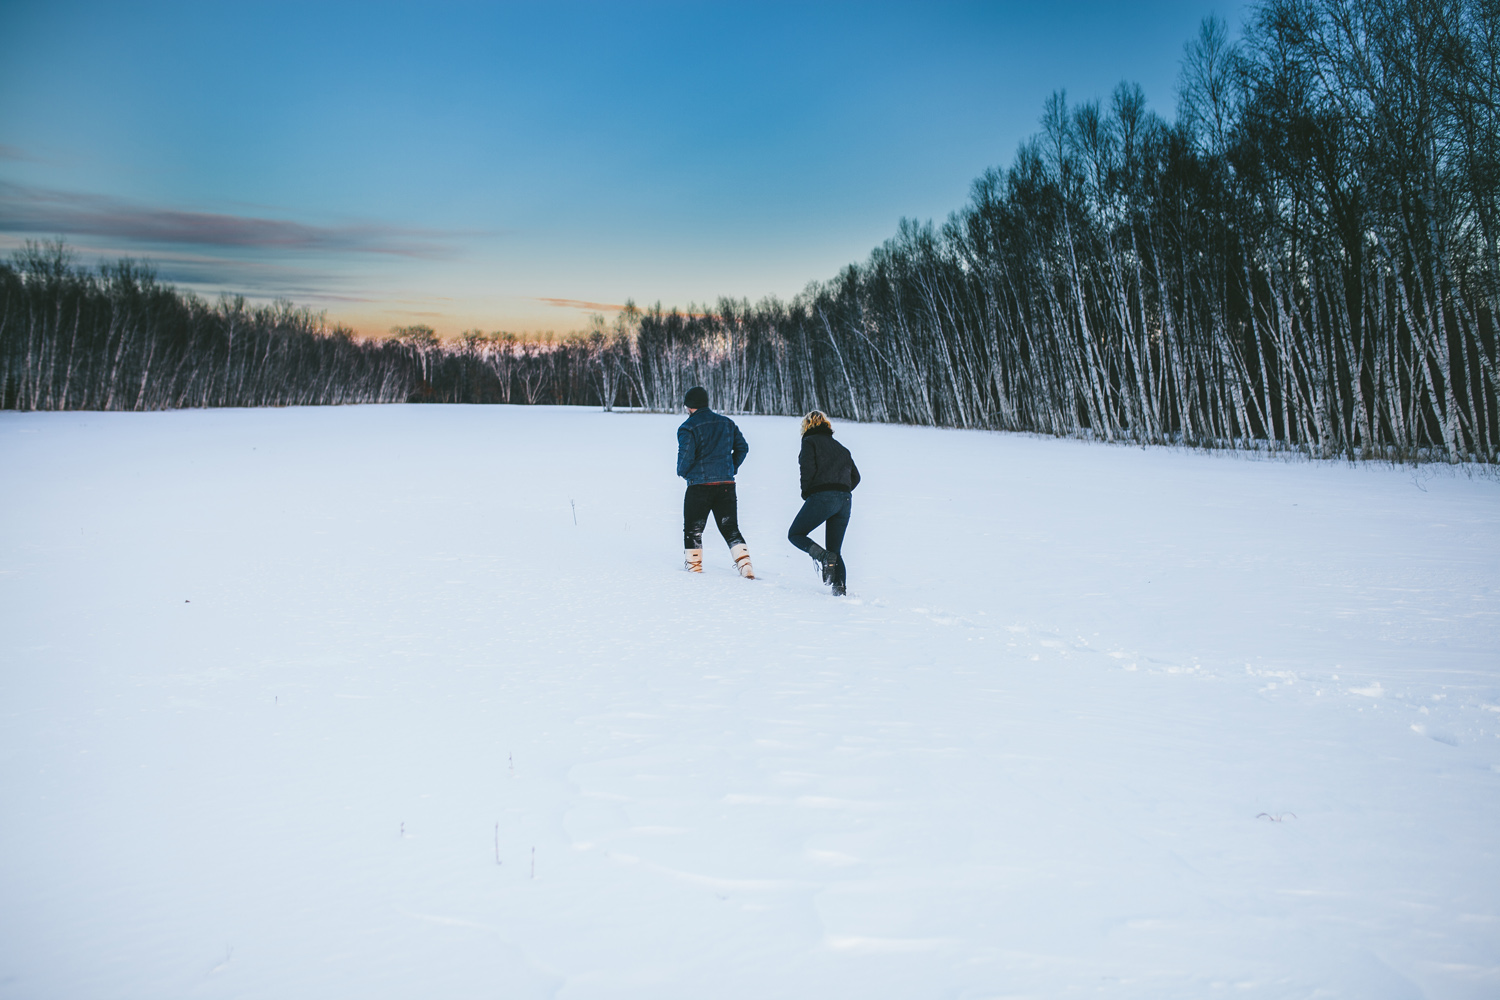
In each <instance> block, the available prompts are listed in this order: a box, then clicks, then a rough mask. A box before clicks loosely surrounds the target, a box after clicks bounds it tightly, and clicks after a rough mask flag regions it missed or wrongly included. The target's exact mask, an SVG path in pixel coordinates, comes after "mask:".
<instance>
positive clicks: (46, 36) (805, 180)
mask: <svg viewBox="0 0 1500 1000" xmlns="http://www.w3.org/2000/svg"><path fill="white" fill-rule="evenodd" d="M1243 10H1244V6H1243V5H1242V4H1240V3H1233V2H1212V0H1202V2H1187V0H1182V2H1177V0H1171V2H1159V3H1152V4H1139V5H1127V4H1108V3H1094V2H1087V3H1054V4H1003V3H949V4H945V3H922V4H775V3H771V4H767V3H757V4H700V3H641V4H632V3H612V4H570V3H516V4H466V3H427V4H422V5H415V4H411V5H408V4H371V3H361V4H352V3H350V4H318V3H298V4H275V3H255V4H239V5H235V4H227V3H203V2H198V3H190V4H188V3H182V4H178V3H165V4H119V3H110V4H105V3H69V2H66V0H50V2H46V3H31V2H18V0H0V248H4V247H6V246H15V245H18V244H19V243H20V241H22V240H24V239H27V238H38V237H42V238H45V237H50V236H54V235H62V236H64V237H65V238H66V239H67V240H68V242H69V243H70V244H72V245H73V246H74V247H75V248H77V249H78V250H79V251H80V253H81V255H82V257H83V258H84V259H85V260H86V261H93V260H95V259H97V258H99V257H108V258H113V257H117V256H121V255H125V254H129V255H132V256H140V257H147V258H150V259H152V260H153V261H155V262H156V264H157V266H158V270H159V272H160V273H161V274H162V276H163V277H164V278H167V279H169V280H172V281H174V282H176V283H178V284H180V285H183V286H185V287H189V288H192V289H193V290H195V291H198V292H200V293H202V294H205V295H216V294H217V293H218V292H220V291H229V292H236V293H245V294H249V295H251V296H253V297H257V298H269V297H275V296H285V297H288V298H291V299H292V300H294V301H296V302H298V303H299V304H305V305H310V306H312V307H314V308H317V309H326V310H327V311H328V313H329V316H330V318H332V319H336V320H341V321H344V322H348V323H350V324H351V325H353V326H355V327H356V328H357V329H359V330H360V331H361V332H364V333H367V334H376V333H382V332H384V331H385V330H387V329H388V328H389V327H391V326H393V325H399V324H407V323H418V322H422V323H427V324H429V325H431V326H433V327H435V328H436V329H438V331H439V332H441V333H444V334H449V335H451V334H455V333H457V332H459V331H460V330H463V329H467V328H472V327H478V328H481V329H485V330H498V329H507V330H514V331H525V330H532V331H541V330H555V331H557V332H559V333H561V332H564V331H567V330H571V329H576V328H579V327H581V326H583V325H584V323H585V321H586V318H587V314H588V313H589V312H592V311H603V309H602V308H601V307H606V306H612V305H617V304H619V303H621V302H623V301H624V300H625V299H626V298H627V297H631V298H634V299H635V300H636V301H637V302H638V303H643V304H644V303H652V302H657V301H660V302H662V303H663V304H665V305H667V306H672V305H678V306H686V305H687V304H688V303H689V302H693V301H696V302H710V301H713V300H714V299H716V298H718V297H719V296H721V295H729V296H734V297H736V298H741V297H747V298H750V299H752V300H753V299H758V298H760V297H762V296H765V295H778V296H781V297H783V298H787V297H790V296H792V295H794V294H796V293H797V292H798V291H800V290H801V289H802V288H803V287H804V286H805V285H806V283H807V282H808V281H811V280H815V279H826V278H829V277H831V276H833V275H834V274H835V273H836V272H837V271H838V269H839V268H840V267H842V266H844V265H845V264H848V263H850V262H852V261H856V260H861V259H863V258H864V257H865V256H866V255H867V254H868V253H869V251H870V250H871V249H872V248H873V247H874V246H876V245H878V244H879V243H880V242H882V241H883V240H885V239H886V238H887V237H889V236H890V235H891V234H892V233H893V232H894V231H895V228H896V224H897V222H898V220H899V219H900V218H902V217H903V216H907V217H914V218H919V219H928V218H932V219H936V220H941V219H942V218H944V217H945V216H946V215H947V214H948V213H949V212H950V211H952V210H954V209H956V208H958V207H960V206H961V205H962V204H963V203H964V201H965V199H966V198H967V194H968V187H969V183H970V182H971V181H972V180H973V179H974V178H975V177H976V176H978V174H979V173H980V172H981V171H983V170H984V169H985V168H986V167H989V166H995V165H1002V166H1003V165H1008V164H1009V163H1010V161H1011V158H1012V157H1013V155H1014V153H1015V149H1016V146H1017V145H1018V143H1019V142H1021V141H1022V140H1023V139H1025V138H1026V137H1028V136H1029V135H1031V134H1032V133H1033V132H1034V131H1035V130H1036V121H1037V118H1038V116H1039V115H1040V113H1041V108H1042V102H1043V100H1044V99H1045V97H1046V96H1047V95H1048V94H1049V93H1051V92H1052V91H1054V90H1057V89H1066V90H1067V92H1068V95H1069V98H1070V99H1072V100H1087V99H1090V98H1107V97H1108V95H1109V92H1110V91H1111V90H1112V89H1113V88H1114V86H1115V84H1116V83H1118V82H1119V81H1121V80H1132V81H1135V82H1138V83H1140V84H1141V85H1142V86H1143V87H1144V88H1145V90H1146V95H1147V98H1148V100H1149V101H1150V102H1151V105H1152V107H1154V108H1155V109H1156V110H1157V111H1158V113H1160V114H1162V115H1164V116H1165V117H1169V118H1170V117H1172V114H1173V109H1174V106H1175V95H1174V87H1175V82H1176V76H1177V69H1178V62H1179V59H1180V56H1181V52H1182V46H1183V43H1184V42H1186V41H1187V40H1188V38H1189V37H1191V36H1192V35H1193V34H1194V33H1195V32H1196V30H1197V27H1198V24H1199V22H1200V21H1201V19H1202V18H1203V17H1205V16H1207V15H1209V14H1217V15H1219V16H1221V17H1223V18H1225V19H1226V20H1227V21H1228V22H1229V23H1230V25H1231V26H1232V27H1237V26H1238V25H1239V23H1240V21H1241V18H1242V16H1243Z"/></svg>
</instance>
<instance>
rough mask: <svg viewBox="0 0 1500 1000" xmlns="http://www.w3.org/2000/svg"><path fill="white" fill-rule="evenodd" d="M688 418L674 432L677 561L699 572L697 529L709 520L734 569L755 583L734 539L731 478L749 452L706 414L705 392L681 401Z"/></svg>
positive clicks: (744, 551)
mask: <svg viewBox="0 0 1500 1000" xmlns="http://www.w3.org/2000/svg"><path fill="white" fill-rule="evenodd" d="M682 401H683V403H684V405H686V406H687V411H688V418H687V419H686V420H684V421H683V422H682V426H681V427H679V428H677V474H678V475H679V476H681V477H682V478H683V479H686V480H687V484H688V485H687V492H686V493H684V494H683V497H682V547H683V558H684V562H685V564H686V567H687V570H688V572H690V573H702V572H703V528H704V526H705V525H706V524H707V523H708V515H709V514H713V516H714V522H715V523H716V524H718V526H719V534H721V535H723V536H724V541H725V542H727V543H728V544H729V554H730V556H732V557H733V558H734V565H735V568H736V569H738V570H739V571H740V576H742V577H744V578H745V579H747V580H753V579H755V570H754V569H752V568H751V566H750V549H749V548H748V547H747V546H746V545H745V537H744V536H743V535H741V534H740V524H739V509H738V500H737V499H736V498H735V494H734V474H735V473H736V472H738V471H739V468H740V463H742V462H743V461H745V456H746V455H747V454H749V452H750V446H749V445H748V444H746V443H745V436H744V435H743V434H741V433H740V429H739V428H738V427H736V426H735V423H734V421H733V420H730V419H729V418H728V417H726V416H724V415H723V414H722V413H715V412H714V411H713V410H710V409H709V408H708V390H707V389H704V388H703V387H702V386H699V385H695V386H693V387H692V388H691V389H689V390H688V391H687V395H686V396H685V397H683V400H682Z"/></svg>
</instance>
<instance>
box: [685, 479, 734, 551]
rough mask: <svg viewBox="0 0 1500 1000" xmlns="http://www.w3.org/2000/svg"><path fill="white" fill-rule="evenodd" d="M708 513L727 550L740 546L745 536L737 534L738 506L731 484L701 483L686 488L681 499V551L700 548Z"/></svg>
mask: <svg viewBox="0 0 1500 1000" xmlns="http://www.w3.org/2000/svg"><path fill="white" fill-rule="evenodd" d="M710 513H712V514H713V516H714V521H715V523H717V524H718V526H719V534H721V535H723V536H724V541H726V542H728V543H729V544H730V545H731V546H734V545H742V544H744V541H745V536H744V535H741V534H740V521H739V504H738V502H737V500H736V499H735V495H734V484H733V483H704V484H702V485H701V486H689V487H688V488H687V492H686V493H684V494H683V495H682V547H683V548H685V549H701V548H703V528H704V525H706V524H708V515H709V514H710Z"/></svg>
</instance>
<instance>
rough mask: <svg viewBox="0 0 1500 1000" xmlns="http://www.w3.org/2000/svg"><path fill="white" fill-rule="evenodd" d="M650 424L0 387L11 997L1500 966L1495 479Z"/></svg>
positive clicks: (1091, 978)
mask: <svg viewBox="0 0 1500 1000" xmlns="http://www.w3.org/2000/svg"><path fill="white" fill-rule="evenodd" d="M679 420H680V417H672V416H662V415H640V414H602V413H597V412H590V411H584V410H569V409H550V408H548V409H541V408H538V409H527V408H512V407H437V406H430V407H422V406H392V407H350V408H338V409H289V410H263V411H212V412H177V413H155V414H98V413H88V414H83V413H53V414H16V413H4V414H0V469H3V471H4V485H3V489H0V515H3V518H0V629H3V635H4V643H3V647H0V655H3V663H0V801H3V810H0V900H3V905H0V997H7V998H8V997H27V998H31V997H66V998H93V997H99V998H152V1000H163V998H177V997H194V998H197V997H204V998H213V997H226V998H227V997H255V998H260V997H266V998H273V997H274V998H320V1000H321V998H329V997H358V998H361V1000H365V998H383V997H392V998H397V997H399V998H416V997H423V998H427V997H440V998H468V997H499V998H529V997H559V998H566V1000H582V998H606V997H640V998H651V1000H656V998H683V1000H689V998H692V1000H697V998H714V1000H718V998H741V997H743V998H769V997H790V998H819V1000H822V998H835V997H851V998H893V1000H896V998H900V1000H909V998H928V997H931V998H937V997H944V998H950V997H951V998H957V997H964V998H971V997H972V998H978V997H1038V998H1050V997H1066V996H1079V995H1081V996H1110V997H1141V998H1167V997H1183V998H1197V997H1207V996H1218V995H1226V996H1243V997H1348V998H1360V1000H1379V998H1405V997H1460V998H1480V997H1495V996H1500V738H1497V736H1500V559H1497V557H1500V484H1497V483H1496V482H1495V481H1494V480H1493V479H1483V478H1477V477H1476V478H1471V477H1469V476H1466V475H1465V474H1463V473H1462V472H1458V473H1454V472H1452V471H1448V470H1434V469H1425V470H1419V471H1415V472H1414V471H1413V470H1409V469H1392V468H1389V467H1350V466H1348V465H1344V464H1337V463H1318V464H1313V463H1286V462H1282V461H1264V460H1263V461H1257V460H1250V459H1245V458H1237V457H1232V456H1222V455H1202V454H1193V453H1186V452H1172V451H1166V450H1148V451H1143V450H1139V449H1130V448H1124V447H1112V446H1105V445H1087V444H1081V443H1077V442H1070V441H1055V440H1044V439H1036V438H1030V437H1025V436H1014V435H997V434H985V433H968V432H957V431H940V430H929V429H915V428H901V427H884V426H859V425H852V424H840V425H839V437H840V440H842V441H843V442H844V443H845V444H847V445H848V446H849V447H850V449H851V450H852V451H853V452H854V455H855V457H856V458H857V460H858V462H859V465H860V469H861V471H862V472H863V473H864V483H863V485H862V486H861V487H860V489H859V490H858V491H857V492H856V493H855V496H854V516H853V522H852V525H851V528H850V533H849V539H848V542H847V547H846V552H847V555H848V562H849V565H850V590H851V596H850V598H848V599H843V600H839V599H835V598H832V597H830V596H827V594H826V591H825V590H824V589H823V588H821V587H820V586H819V585H818V582H817V579H816V576H815V574H814V571H813V566H812V563H811V562H810V561H809V560H808V559H807V558H806V557H805V556H803V555H802V554H801V553H799V552H797V551H796V550H794V549H793V548H792V547H791V546H790V545H789V544H788V543H787V542H786V540H785V530H786V525H787V524H788V523H789V522H790V520H791V518H792V515H793V514H794V513H795V512H796V510H797V507H798V505H799V500H798V497H797V490H796V454H797V438H796V423H795V422H794V421H793V420H790V419H780V418H743V419H741V420H740V421H739V422H740V424H741V427H742V428H743V429H744V432H745V435H746V437H747V438H748V439H749V441H750V446H751V453H750V457H749V460H748V461H747V463H746V465H745V467H744V469H743V470H742V474H741V479H740V507H741V520H742V524H743V526H744V529H745V533H746V536H747V538H748V540H749V543H750V547H751V553H752V555H753V556H754V560H755V565H756V568H757V570H758V571H759V573H760V574H761V579H760V580H757V581H755V582H747V581H743V580H740V579H739V578H738V577H736V576H734V575H733V573H732V569H731V566H730V562H729V558H728V554H727V552H726V550H725V548H724V546H723V543H722V542H721V541H720V540H719V539H718V537H717V536H716V535H714V534H713V529H712V528H710V537H709V538H708V539H707V545H706V552H707V558H706V560H705V562H706V564H707V572H706V573H705V574H704V575H702V576H690V575H688V574H685V573H683V572H682V571H681V569H680V565H681V538H680V511H681V487H680V482H679V481H678V480H676V479H674V478H673V475H672V471H673V461H674V458H675V437H674V433H673V431H674V428H675V426H676V424H677V423H678V422H679ZM575 517H576V524H575Z"/></svg>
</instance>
